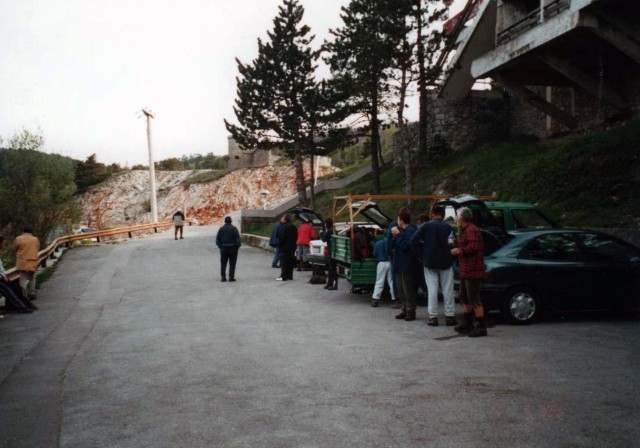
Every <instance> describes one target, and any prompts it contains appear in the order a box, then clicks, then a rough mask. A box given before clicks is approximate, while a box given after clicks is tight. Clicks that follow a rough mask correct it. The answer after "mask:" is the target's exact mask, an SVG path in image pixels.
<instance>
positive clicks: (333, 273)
mask: <svg viewBox="0 0 640 448" xmlns="http://www.w3.org/2000/svg"><path fill="white" fill-rule="evenodd" d="M324 226H325V227H326V230H325V232H324V233H323V234H322V241H324V242H325V243H327V252H328V253H329V266H328V270H327V284H326V285H325V286H324V289H328V290H329V291H335V290H336V289H338V266H336V261H335V260H334V259H333V257H331V244H332V242H331V235H333V219H331V218H327V219H326V220H325V221H324Z"/></svg>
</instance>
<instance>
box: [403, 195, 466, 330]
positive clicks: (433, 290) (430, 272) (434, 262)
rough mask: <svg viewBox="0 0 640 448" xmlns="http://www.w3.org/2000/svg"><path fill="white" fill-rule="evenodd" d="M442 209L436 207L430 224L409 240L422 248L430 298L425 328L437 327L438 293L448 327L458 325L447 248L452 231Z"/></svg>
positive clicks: (451, 260) (419, 229) (450, 263)
mask: <svg viewBox="0 0 640 448" xmlns="http://www.w3.org/2000/svg"><path fill="white" fill-rule="evenodd" d="M444 213H445V209H444V207H440V206H438V207H436V208H434V209H433V213H432V214H431V220H430V221H427V222H426V223H424V224H423V225H422V226H420V227H419V228H418V230H417V231H416V233H414V234H413V236H412V237H411V244H413V245H419V246H421V248H422V263H423V265H424V279H425V282H426V284H427V292H428V295H429V307H428V308H429V320H428V321H427V324H428V325H431V326H432V327H437V326H438V289H439V288H440V289H442V295H443V297H444V315H445V323H446V325H447V326H451V325H457V324H458V322H457V321H456V318H455V302H454V293H453V269H452V265H453V256H452V255H451V247H450V246H449V237H451V236H452V234H453V229H452V228H451V226H450V225H449V224H447V223H446V222H444Z"/></svg>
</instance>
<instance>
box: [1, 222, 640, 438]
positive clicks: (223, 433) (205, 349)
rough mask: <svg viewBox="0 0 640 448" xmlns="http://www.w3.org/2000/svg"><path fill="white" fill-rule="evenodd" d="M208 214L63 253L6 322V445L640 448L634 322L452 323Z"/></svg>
mask: <svg viewBox="0 0 640 448" xmlns="http://www.w3.org/2000/svg"><path fill="white" fill-rule="evenodd" d="M215 231H216V229H215V228H207V227H202V228H187V229H186V232H185V239H184V240H181V241H174V240H173V236H172V234H170V233H164V234H158V235H154V236H152V237H148V238H145V239H138V240H133V241H128V242H125V243H122V244H118V245H103V246H95V247H81V248H76V249H73V250H71V251H69V252H67V253H66V254H65V256H64V259H63V261H62V262H61V263H59V265H58V268H57V272H56V274H55V275H54V276H53V277H52V279H51V280H49V281H48V282H47V283H46V284H45V285H44V287H43V288H42V290H41V291H40V295H39V299H38V301H37V304H38V305H39V306H40V308H41V309H40V311H38V312H36V313H34V314H32V315H16V314H11V315H6V316H4V318H2V319H0V336H1V337H0V446H1V447H19V448H29V447H34V448H48V447H63V448H72V447H73V448H93V447H118V448H120V447H122V448H137V447H153V448H161V447H167V448H169V447H171V448H174V447H184V448H187V447H427V446H433V447H455V448H459V447H463V446H464V447H483V448H489V447H632V446H640V424H639V423H640V362H639V361H640V338H639V335H640V321H639V320H638V319H637V318H626V319H625V318H615V317H608V316H603V315H595V316H586V317H584V316H583V317H578V318H571V319H568V320H565V319H561V318H554V319H550V320H547V321H545V322H543V323H540V324H537V325H532V326H528V327H512V326H509V325H502V324H498V325H496V326H495V327H494V328H492V329H490V337H488V338H480V339H476V340H472V339H469V338H466V337H455V336H454V335H453V331H452V330H451V328H447V327H444V326H441V327H438V328H432V327H428V326H427V325H426V323H425V315H426V309H425V308H424V307H421V308H419V310H418V317H419V319H420V320H418V321H416V322H404V321H396V320H395V319H394V318H393V315H394V313H395V310H392V309H390V308H388V307H386V306H383V307H380V308H372V307H370V306H369V305H368V302H367V297H364V296H357V295H350V294H349V293H348V287H347V285H345V284H344V283H342V284H341V285H340V290H339V291H335V292H333V291H326V290H324V289H323V288H322V285H310V284H308V283H306V280H307V279H308V277H309V273H294V276H295V277H296V278H295V281H293V282H285V283H281V282H276V281H274V280H273V279H274V277H275V276H276V273H277V271H276V270H275V269H272V268H271V267H270V258H271V257H270V255H269V254H268V253H266V252H262V251H260V250H258V249H254V248H250V247H243V248H242V249H241V251H240V255H239V266H238V272H237V277H238V281H237V282H236V283H220V282H219V273H218V270H219V262H218V251H217V250H216V249H214V246H213V238H214V234H215Z"/></svg>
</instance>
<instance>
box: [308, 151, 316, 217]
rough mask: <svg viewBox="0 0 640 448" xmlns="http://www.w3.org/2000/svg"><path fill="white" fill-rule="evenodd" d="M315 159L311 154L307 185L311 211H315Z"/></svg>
mask: <svg viewBox="0 0 640 448" xmlns="http://www.w3.org/2000/svg"><path fill="white" fill-rule="evenodd" d="M315 158H316V157H315V156H314V155H313V154H311V156H310V157H309V167H310V169H311V184H310V185H309V193H310V195H311V198H310V202H309V203H310V204H311V205H310V206H311V208H312V209H314V210H315V209H316V189H315V183H316V171H315V160H314V159H315Z"/></svg>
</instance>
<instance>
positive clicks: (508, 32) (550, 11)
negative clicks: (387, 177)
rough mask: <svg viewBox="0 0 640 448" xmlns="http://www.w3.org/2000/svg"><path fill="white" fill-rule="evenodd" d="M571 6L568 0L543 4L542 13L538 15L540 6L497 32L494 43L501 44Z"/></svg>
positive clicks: (556, 0) (555, 0) (557, 0)
mask: <svg viewBox="0 0 640 448" xmlns="http://www.w3.org/2000/svg"><path fill="white" fill-rule="evenodd" d="M570 6H571V4H570V1H569V0H554V1H552V2H551V3H549V4H548V5H545V6H544V10H543V15H542V17H541V16H540V8H536V9H534V10H533V11H531V12H530V13H529V14H527V15H526V16H525V17H524V18H522V19H520V20H519V21H517V22H516V23H514V24H513V25H511V26H509V27H508V28H506V29H505V30H503V31H501V32H500V33H498V35H497V37H496V43H497V44H498V45H502V44H503V43H505V42H508V41H510V40H511V39H513V38H515V37H516V36H518V35H520V34H522V33H524V32H525V31H528V30H530V29H531V28H533V27H535V26H537V25H539V24H540V23H542V22H543V21H544V20H547V19H550V18H551V17H554V16H557V15H558V14H560V13H561V12H563V11H564V10H566V9H569V7H570Z"/></svg>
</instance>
